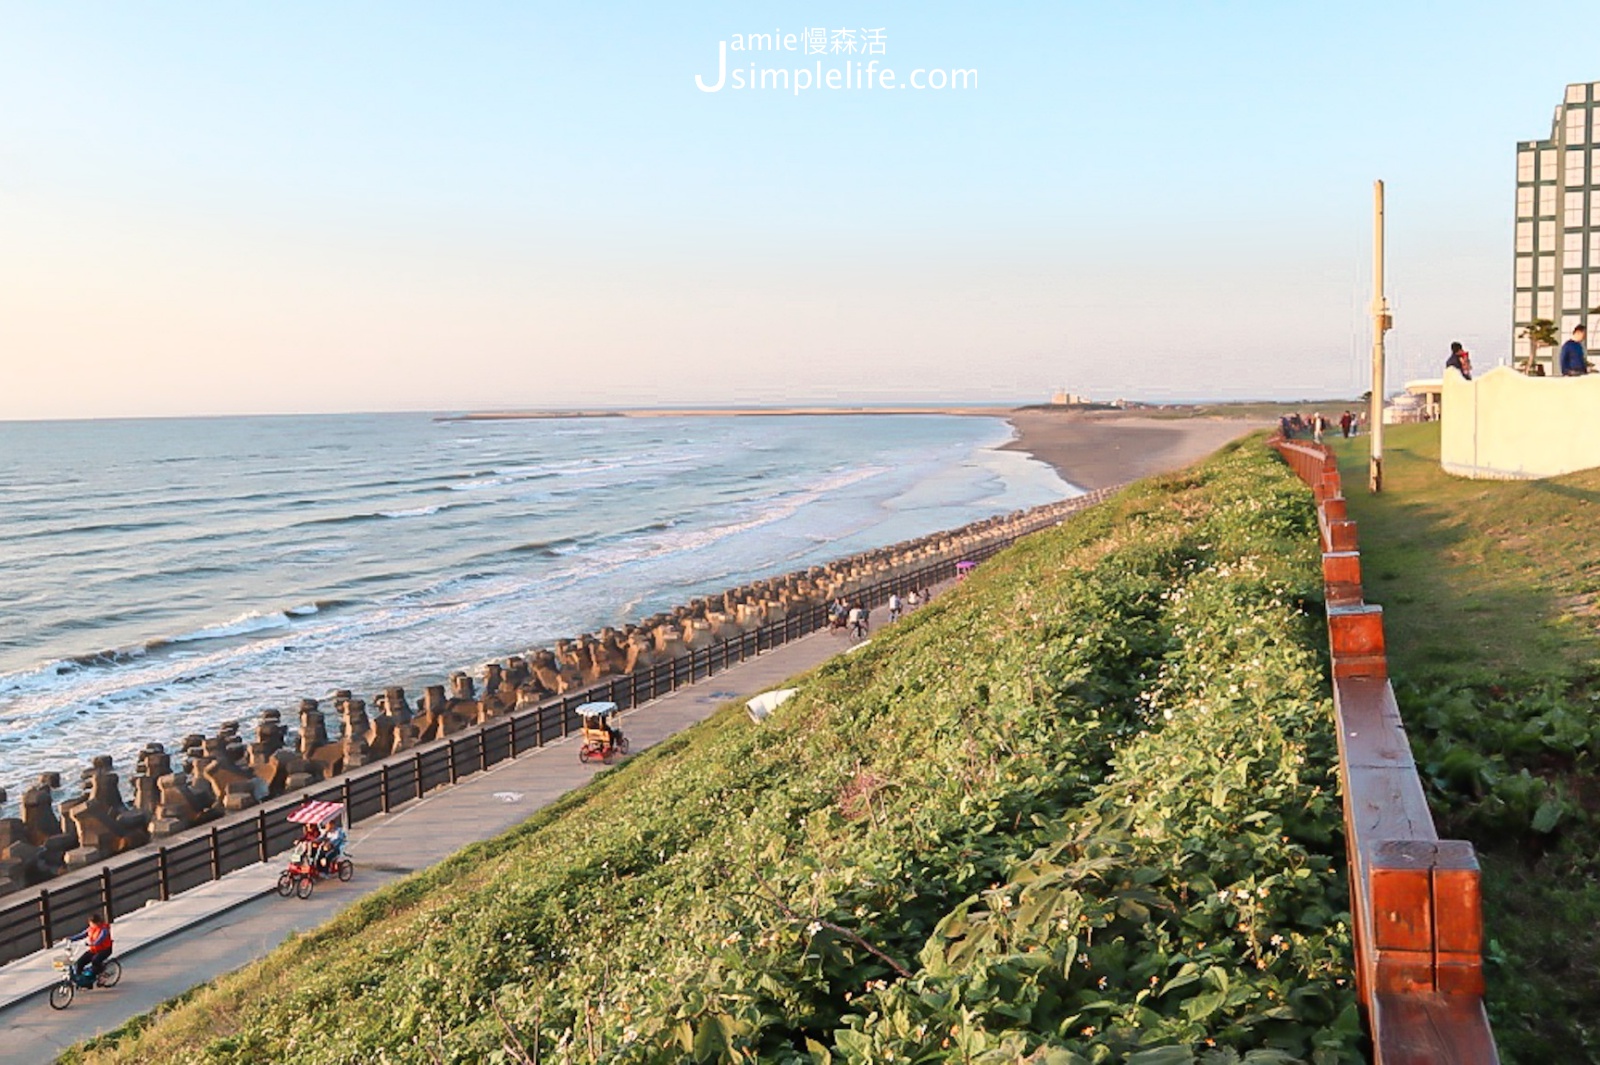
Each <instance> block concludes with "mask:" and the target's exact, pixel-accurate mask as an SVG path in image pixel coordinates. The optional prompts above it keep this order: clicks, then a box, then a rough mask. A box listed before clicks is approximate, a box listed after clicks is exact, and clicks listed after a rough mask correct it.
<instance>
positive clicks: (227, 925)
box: [0, 631, 859, 1063]
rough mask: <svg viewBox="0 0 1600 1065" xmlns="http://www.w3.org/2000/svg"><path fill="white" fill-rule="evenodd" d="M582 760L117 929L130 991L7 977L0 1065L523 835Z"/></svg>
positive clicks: (460, 799)
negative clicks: (342, 860)
mask: <svg viewBox="0 0 1600 1065" xmlns="http://www.w3.org/2000/svg"><path fill="white" fill-rule="evenodd" d="M857 646H859V644H857ZM849 647H850V641H849V640H848V639H847V638H846V637H844V636H843V635H841V634H839V633H834V632H829V631H822V632H816V633H813V634H811V635H810V636H805V637H802V638H801V639H799V640H795V641H793V642H791V643H787V644H784V645H783V646H781V647H777V648H774V649H773V650H770V651H766V652H763V653H762V654H760V655H758V656H757V657H755V658H750V659H746V660H745V661H743V662H740V663H739V664H738V665H735V666H732V667H730V668H729V669H727V670H724V671H723V672H721V673H717V674H715V675H713V676H711V677H709V678H707V679H706V680H703V681H701V682H699V683H698V684H692V685H689V686H687V687H683V688H679V689H678V690H677V691H675V692H672V693H670V694H667V695H664V696H662V697H661V698H659V699H654V700H652V701H650V702H648V703H645V704H644V705H642V706H639V707H636V708H635V709H633V710H630V711H628V712H627V713H626V714H623V715H622V727H623V729H624V731H625V732H626V733H627V735H628V742H629V745H630V746H631V748H632V749H633V750H635V751H640V750H644V749H646V748H648V747H651V746H654V745H655V744H657V743H660V742H661V741H662V740H664V739H667V738H668V737H670V736H672V735H674V734H675V733H678V732H680V731H682V730H683V729H685V728H687V727H689V726H690V725H692V724H694V723H695V722H697V721H701V720H704V719H705V718H707V717H709V716H711V714H712V713H713V712H714V711H715V710H716V709H717V708H718V707H720V706H722V705H723V704H725V703H727V702H730V701H733V700H736V699H748V698H749V697H750V696H752V695H756V694H758V693H760V692H763V691H766V690H768V689H770V688H773V687H776V686H778V684H779V682H781V681H783V680H784V679H786V678H788V677H791V676H793V675H795V674H796V673H800V672H803V671H805V670H808V669H810V668H812V667H813V666H817V665H820V664H821V663H822V662H824V661H826V660H827V659H829V658H831V657H832V656H833V655H835V654H838V653H840V652H841V651H845V650H847V649H849ZM577 751H578V744H577V737H576V736H571V737H568V738H566V739H563V740H559V741H556V742H554V743H551V744H549V745H548V746H546V747H543V748H539V749H537V750H533V751H529V752H527V753H526V754H523V755H521V756H520V757H517V758H513V759H508V760H506V761H504V762H501V763H499V764H498V765H495V766H492V767H490V768H489V769H488V770H487V771H485V772H481V773H476V774H474V775H473V776H470V777H466V778H464V779H463V780H462V781H461V782H460V783H458V784H455V785H453V786H451V787H448V788H442V789H440V790H438V791H435V792H432V793H430V794H429V795H427V796H426V797H424V798H422V799H417V800H414V801H412V802H409V803H407V804H406V805H404V806H401V807H398V808H396V809H395V810H393V811H392V812H390V813H388V814H379V815H377V816H375V817H372V818H368V819H367V820H365V821H362V822H360V823H359V824H358V825H356V826H354V827H353V828H352V831H351V834H350V852H351V856H352V858H353V859H354V861H355V863H356V875H355V878H354V879H353V880H352V881H351V882H350V883H347V884H341V883H339V882H337V881H323V882H320V883H318V884H317V886H316V889H315V891H314V892H313V893H312V896H311V898H309V899H306V900H301V899H296V898H290V899H281V898H279V897H278V896H277V893H276V892H275V891H274V885H275V884H276V882H277V878H278V874H279V873H280V872H281V871H282V866H283V861H282V859H281V858H280V859H278V860H274V861H273V862H268V863H261V864H258V865H253V866H250V867H248V868H246V869H241V870H239V871H238V872H236V873H232V874H230V875H228V876H226V877H224V878H223V879H221V880H219V881H216V882H215V883H212V884H208V885H204V886H202V887H199V888H196V889H194V890H193V891H189V892H185V893H184V894H183V895H180V896H178V897H177V898H174V899H172V900H171V901H169V902H165V903H159V904H156V905H152V906H148V907H146V908H144V909H142V910H140V911H139V912H137V913H134V914H130V915H128V916H127V917H124V918H122V919H120V920H118V921H117V922H116V924H115V927H114V929H113V932H114V936H115V940H116V945H117V957H119V958H122V959H123V962H124V965H123V976H122V981H121V983H119V984H118V985H117V986H116V987H114V988H109V989H100V988H97V989H94V990H89V991H79V992H78V995H77V997H76V998H75V999H74V1000H73V1003H72V1005H71V1006H70V1007H69V1008H67V1009H65V1010H53V1009H51V1008H50V1007H49V1005H48V1003H47V1002H46V1001H45V995H46V993H47V991H48V988H49V986H50V985H51V984H52V983H55V982H56V981H57V980H59V979H60V976H59V974H57V973H55V972H54V970H53V969H52V968H51V965H50V961H51V957H52V955H53V953H54V952H47V951H41V952H40V953H38V954H35V955H32V956H31V957H29V958H24V959H22V960H20V961H17V962H13V963H12V964H10V965H6V966H3V967H0V1004H3V1005H0V1026H3V1028H0V1030H3V1032H4V1035H3V1037H0V1062H4V1063H11V1062H17V1063H23V1062H49V1061H53V1060H54V1059H55V1058H56V1056H57V1055H59V1054H60V1052H61V1051H63V1050H65V1049H66V1048H67V1047H69V1046H72V1045H73V1044H74V1043H78V1042H80V1041H82V1040H84V1039H88V1038H91V1037H93V1036H95V1035H99V1034H101V1033H103V1032H108V1031H110V1030H112V1029H114V1028H116V1027H117V1026H119V1025H121V1024H123V1023H124V1022H125V1021H127V1020H129V1019H130V1018H132V1017H135V1016H138V1015H139V1014H141V1013H145V1012H147V1011H149V1010H152V1009H154V1008H155V1007H157V1006H159V1005H160V1004H161V1003H163V1002H165V1001H167V1000H168V999H170V998H173V997H174V996H176V995H179V994H182V993H183V992H184V991H186V990H188V989H189V988H191V987H193V986H195V985H196V984H200V983H203V982H205V981H207V980H211V979H214V978H216V977H217V976H220V975H222V974H223V973H227V972H231V971H232V970H234V969H237V968H239V967H240V966H242V965H244V964H246V963H247V962H250V961H253V960H254V959H256V958H259V957H261V956H262V955H264V954H266V953H267V952H269V951H270V950H272V948H274V947H276V946H277V945H278V944H279V943H281V942H283V941H284V940H285V939H287V938H288V937H289V935H290V934H291V933H294V932H301V931H305V930H308V929H311V928H315V927H317V926H318V925H320V924H322V923H323V922H325V921H327V920H328V919H329V918H330V917H332V916H333V915H334V914H336V913H338V912H339V911H340V910H342V909H344V907H346V906H348V905H349V904H350V903H351V902H353V901H355V900H356V899H358V898H360V897H362V896H363V895H366V894H368V893H370V892H372V891H376V890H377V889H378V888H380V887H383V886H384V885H385V884H388V883H391V882H393V881H395V880H398V879H399V878H401V877H403V876H405V875H406V874H408V873H411V872H413V871H415V870H418V869H422V868H425V867H426V866H429V865H432V864H434V863H435V862H438V861H440V860H441V859H443V858H446V857H448V856H450V855H451V854H454V853H455V852H456V851H458V850H460V849H461V848H462V847H464V846H466V845H467V844H469V843H475V842H477V841H479V840H484V839H490V838H492V837H494V836H496V835H499V834H500V833H501V832H504V831H505V830H506V829H509V828H511V827H513V826H515V825H517V824H520V823H521V822H522V821H524V820H526V819H527V818H528V817H530V816H531V815H532V814H533V813H534V812H535V811H537V810H539V809H540V808H542V807H544V806H547V805H549V804H550V803H551V802H553V801H555V800H556V799H558V798H560V797H561V796H562V795H565V794H566V793H567V792H569V791H571V790H572V789H574V788H577V787H580V786H581V785H583V784H584V783H585V782H587V781H588V780H589V779H590V778H591V777H592V776H594V774H595V773H596V772H598V771H599V769H600V768H603V767H595V766H588V765H583V764H580V763H579V762H578V758H577Z"/></svg>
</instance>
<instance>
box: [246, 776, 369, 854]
mask: <svg viewBox="0 0 1600 1065" xmlns="http://www.w3.org/2000/svg"><path fill="white" fill-rule="evenodd" d="M345 790H346V792H348V791H349V785H346V786H345ZM349 808H350V807H349V805H348V804H346V806H345V809H347V810H348V809H349ZM256 850H257V851H258V853H260V855H261V860H262V861H263V862H264V861H266V860H267V859H268V858H269V857H271V855H269V854H268V853H267V811H265V810H262V811H261V812H260V813H258V814H256Z"/></svg>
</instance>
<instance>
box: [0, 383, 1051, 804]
mask: <svg viewBox="0 0 1600 1065" xmlns="http://www.w3.org/2000/svg"><path fill="white" fill-rule="evenodd" d="M1010 436H1011V430H1010V427H1009V426H1008V425H1007V424H1006V423H1005V422H1004V421H1002V420H1000V419H998V418H972V417H946V416H932V415H919V416H888V415H885V416H862V417H856V416H831V417H741V418H661V419H625V418H594V419H560V420H525V421H435V420H434V419H433V418H431V417H430V416H428V415H424V414H387V415H338V416H316V417H251V418H193V419H156V420H127V421H84V422H11V423H0V513H3V518H0V787H4V788H5V789H6V790H7V791H8V793H9V796H8V798H9V800H10V801H9V802H8V803H7V804H6V805H7V806H8V807H9V808H13V809H14V808H15V804H16V801H17V799H18V798H19V797H20V795H21V791H22V788H23V787H25V786H26V785H27V784H29V783H31V782H33V781H34V780H35V779H37V776H38V774H39V773H40V772H43V771H46V770H56V771H59V772H61V773H62V775H63V778H64V779H63V783H65V784H68V786H69V787H70V786H71V785H72V784H75V782H76V778H77V776H78V773H79V771H80V769H81V768H82V767H83V766H85V765H86V764H87V761H88V759H89V758H90V757H92V756H93V755H96V754H110V755H112V756H113V757H114V758H115V759H116V762H117V768H118V771H119V772H121V773H122V775H123V781H124V785H126V782H127V781H128V779H129V778H130V777H131V775H132V760H133V757H134V755H135V754H136V752H137V751H138V750H139V748H140V747H142V746H143V744H144V743H146V742H148V741H150V740H156V741H159V742H163V743H166V744H167V745H168V748H169V749H172V745H173V743H174V742H175V741H176V740H178V739H180V738H181V737H182V736H183V735H185V734H186V733H190V732H207V733H209V732H211V731H213V730H215V728H216V727H217V725H218V724H219V723H220V722H222V721H225V720H229V719H237V720H239V721H240V722H241V723H242V724H243V725H244V729H245V731H246V732H247V733H249V732H250V730H251V729H253V726H254V720H255V718H256V715H257V714H258V713H259V712H260V711H261V710H263V709H266V708H268V707H276V708H278V709H279V710H281V711H283V712H284V718H285V721H286V722H293V721H295V720H296V718H295V713H294V710H295V707H296V705H297V703H298V700H299V699H300V698H302V697H305V696H311V697H314V698H318V699H326V698H328V696H329V695H330V693H331V692H332V691H334V690H335V689H337V688H350V689H352V690H353V691H355V692H356V694H357V695H360V696H362V697H368V698H370V696H371V695H372V694H373V693H374V692H376V691H378V690H380V689H381V688H383V687H384V686H387V685H391V684H401V685H404V686H405V688H406V689H407V692H408V694H411V695H413V696H414V695H416V694H420V691H421V688H422V686H424V685H425V684H430V683H441V682H442V681H443V679H444V677H445V676H446V675H447V674H448V673H449V672H451V671H452V670H456V669H468V670H470V671H472V672H473V673H474V674H476V671H477V670H476V667H477V666H478V665H480V664H481V663H483V662H485V661H488V660H490V659H493V658H503V657H505V656H506V655H509V654H516V653H521V652H523V651H526V650H528V649H530V648H535V647H540V646H546V645H548V644H550V643H551V642H552V641H554V640H556V639H557V638H560V637H563V636H572V635H576V634H577V633H579V632H584V631H589V630H593V629H596V628H598V627H600V626H603V625H608V624H611V625H616V624H621V623H624V622H627V621H632V620H637V619H638V618H639V617H642V616H644V615H648V614H651V613H654V612H655V611H657V610H661V609H665V608H668V607H670V606H673V605H675V604H678V603H682V602H686V601H687V600H688V599H690V598H692V597H694V596H696V595H701V594H706V593H711V592H716V591H719V590H721V589H723V588H727V587H730V586H732V585H736V584H739V583H742V582H744V581H747V580H750V579H753V578H756V577H761V576H768V575H774V574H779V573H784V572H788V571H790V570H794V569H797V568H801V567H804V566H808V565H812V564H815V563H820V562H825V561H828V560H830V559H833V558H837V557H840V556H842V555H846V554H850V553H852V552H855V551H860V550H864V549H867V548H872V547H878V546H882V545H884V544H889V543H893V542H895V541H898V540H904V539H908V538H911V537H915V536H920V535H922V534H924V533H929V532H933V531H936V530H939V529H945V528H950V527H952V526H956V525H960V524H963V523H965V522H968V521H972V520H975V519H977V518H981V517H986V516H988V515H991V514H996V513H1002V512H1006V511H1011V510H1015V509H1018V508H1021V507H1027V506H1032V505H1035V504H1039V503H1045V502H1050V501H1052V500H1056V499H1061V498H1063V497H1065V496H1069V495H1074V494H1077V489H1075V488H1073V487H1072V486H1070V485H1068V484H1066V483H1065V482H1063V481H1062V480H1061V479H1060V478H1059V477H1058V476H1057V475H1056V474H1055V472H1054V471H1053V470H1051V469H1050V468H1049V467H1047V466H1045V465H1043V464H1041V463H1038V462H1036V461H1034V460H1033V459H1031V458H1028V457H1027V456H1025V455H1022V454H1020V453H1017V452H1010V451H997V450H995V447H996V446H997V445H999V444H1001V443H1004V442H1005V441H1006V440H1008V439H1009V438H1010ZM126 793H127V790H126V787H125V794H126Z"/></svg>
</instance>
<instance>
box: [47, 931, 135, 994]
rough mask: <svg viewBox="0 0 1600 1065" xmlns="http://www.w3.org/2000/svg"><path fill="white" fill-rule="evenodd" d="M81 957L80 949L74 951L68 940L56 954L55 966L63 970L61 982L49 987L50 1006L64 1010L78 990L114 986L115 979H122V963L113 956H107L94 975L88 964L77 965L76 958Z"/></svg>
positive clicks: (115, 983) (115, 984)
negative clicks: (97, 972)
mask: <svg viewBox="0 0 1600 1065" xmlns="http://www.w3.org/2000/svg"><path fill="white" fill-rule="evenodd" d="M80 957H82V952H81V951H74V950H73V944H72V943H71V942H70V941H69V942H68V943H67V944H66V946H65V947H64V948H63V949H62V951H61V953H60V954H58V955H56V958H55V962H54V964H55V967H56V968H57V969H60V970H63V972H64V975H63V976H62V977H61V982H60V983H59V984H56V985H55V986H54V987H52V988H51V989H50V1008H51V1009H57V1010H64V1009H66V1008H67V1007H68V1006H70V1005H72V999H73V997H74V996H75V995H77V993H78V992H79V991H80V990H84V991H86V990H88V989H89V988H91V987H116V986H117V981H118V980H121V979H122V963H121V962H119V961H118V960H117V959H115V958H107V959H106V963H105V964H104V965H102V966H101V967H100V972H99V974H98V975H95V974H93V973H91V972H90V970H89V966H87V965H84V966H79V965H78V964H77V961H78V959H79V958H80Z"/></svg>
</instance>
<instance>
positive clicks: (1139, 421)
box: [1003, 410, 1272, 490]
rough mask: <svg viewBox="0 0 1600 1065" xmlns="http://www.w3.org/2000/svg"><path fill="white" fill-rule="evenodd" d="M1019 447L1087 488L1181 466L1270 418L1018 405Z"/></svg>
mask: <svg viewBox="0 0 1600 1065" xmlns="http://www.w3.org/2000/svg"><path fill="white" fill-rule="evenodd" d="M1009 420H1010V422H1011V424H1012V425H1014V426H1015V427H1016V429H1017V434H1018V435H1017V439H1015V440H1013V441H1011V442H1010V443H1008V444H1006V445H1004V448H1003V450H1007V451H1025V452H1027V453H1028V454H1030V455H1032V456H1033V457H1034V458H1036V459H1038V460H1039V461H1041V462H1047V463H1049V464H1050V465H1051V466H1054V467H1055V469H1056V472H1057V473H1059V474H1060V475H1061V477H1062V479H1063V480H1066V481H1069V482H1071V483H1072V484H1075V485H1077V486H1078V487H1079V488H1083V489H1086V490H1093V489H1096V488H1105V487H1107V486H1109V485H1114V484H1121V483H1122V482H1124V481H1132V480H1137V479H1138V478H1140V477H1148V476H1150V475H1151V474H1155V473H1166V472H1168V471H1171V470H1176V469H1181V468H1182V467H1184V466H1187V465H1189V464H1190V463H1191V462H1194V461H1196V460H1198V459H1201V458H1204V457H1205V456H1207V455H1209V454H1211V452H1213V451H1215V450H1216V449H1217V448H1219V447H1221V446H1222V445H1223V444H1226V443H1227V442H1228V441H1230V440H1236V439H1238V438H1239V437H1241V436H1243V435H1244V434H1246V433H1248V432H1251V431H1252V430H1255V429H1264V428H1268V427H1269V426H1270V425H1271V424H1272V422H1271V421H1270V420H1265V419H1264V420H1259V421H1258V420H1255V419H1248V418H1152V417H1149V416H1148V415H1141V414H1139V413H1137V412H1133V411H1068V410H1063V411H1050V410H1019V411H1013V412H1012V413H1011V415H1010V416H1009Z"/></svg>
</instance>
